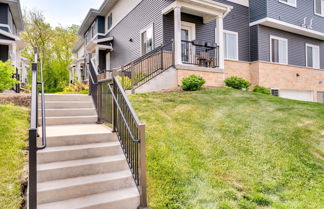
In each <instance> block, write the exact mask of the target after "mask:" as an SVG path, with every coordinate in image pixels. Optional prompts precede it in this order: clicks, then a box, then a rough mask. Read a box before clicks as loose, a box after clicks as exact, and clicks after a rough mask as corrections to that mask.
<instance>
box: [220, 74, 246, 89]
mask: <svg viewBox="0 0 324 209" xmlns="http://www.w3.org/2000/svg"><path fill="white" fill-rule="evenodd" d="M225 85H226V86H228V87H231V88H233V89H248V88H249V87H250V86H251V83H250V82H248V81H247V80H244V79H243V78H239V77H236V76H233V77H230V78H227V79H225Z"/></svg>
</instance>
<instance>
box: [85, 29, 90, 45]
mask: <svg viewBox="0 0 324 209" xmlns="http://www.w3.org/2000/svg"><path fill="white" fill-rule="evenodd" d="M88 43H89V35H88V32H87V33H86V34H85V45H88Z"/></svg>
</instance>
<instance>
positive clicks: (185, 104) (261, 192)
mask: <svg viewBox="0 0 324 209" xmlns="http://www.w3.org/2000/svg"><path fill="white" fill-rule="evenodd" d="M130 99H131V101H132V104H133V106H134V108H135V109H136V111H137V113H138V115H139V117H140V119H141V120H142V121H143V122H145V123H146V125H147V166H148V194H149V205H150V207H151V208H152V209H165V208H170V209H171V208H188V209H191V208H192V209H208V208H212V209H216V208H221V209H229V208H241V209H250V208H251V209H252V208H282V209H290V208H294V209H299V208H300V209H308V208H309V209H323V208H324V104H316V103H308V102H299V101H293V100H287V99H281V98H277V97H272V96H266V95H261V94H257V93H250V92H243V91H237V90H231V89H225V88H221V89H209V90H203V91H199V92H184V93H152V94H139V95H132V96H130Z"/></svg>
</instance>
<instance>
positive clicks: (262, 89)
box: [253, 86, 271, 95]
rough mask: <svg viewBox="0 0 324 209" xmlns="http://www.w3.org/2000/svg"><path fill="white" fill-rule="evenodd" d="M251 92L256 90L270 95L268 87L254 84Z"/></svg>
mask: <svg viewBox="0 0 324 209" xmlns="http://www.w3.org/2000/svg"><path fill="white" fill-rule="evenodd" d="M253 92H257V93H261V94H266V95H270V94H271V92H270V90H269V89H267V88H265V87H263V86H255V87H254V89H253Z"/></svg>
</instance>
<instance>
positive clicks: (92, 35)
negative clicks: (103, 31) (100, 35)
mask: <svg viewBox="0 0 324 209" xmlns="http://www.w3.org/2000/svg"><path fill="white" fill-rule="evenodd" d="M95 35H96V22H94V23H93V24H92V26H91V38H93V37H95Z"/></svg>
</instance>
